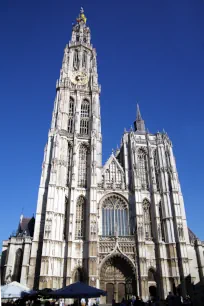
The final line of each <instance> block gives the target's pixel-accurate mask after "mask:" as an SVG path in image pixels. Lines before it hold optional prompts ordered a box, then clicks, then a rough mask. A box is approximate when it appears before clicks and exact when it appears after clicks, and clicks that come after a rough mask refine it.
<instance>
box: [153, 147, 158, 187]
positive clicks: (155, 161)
mask: <svg viewBox="0 0 204 306" xmlns="http://www.w3.org/2000/svg"><path fill="white" fill-rule="evenodd" d="M153 158H154V170H155V179H156V187H157V190H159V176H158V175H159V163H158V152H157V149H155V150H154V153H153Z"/></svg>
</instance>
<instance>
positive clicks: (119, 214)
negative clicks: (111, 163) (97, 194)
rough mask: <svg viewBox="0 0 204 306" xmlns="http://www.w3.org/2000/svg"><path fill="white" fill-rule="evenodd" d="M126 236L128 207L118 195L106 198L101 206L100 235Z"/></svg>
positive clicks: (127, 230)
mask: <svg viewBox="0 0 204 306" xmlns="http://www.w3.org/2000/svg"><path fill="white" fill-rule="evenodd" d="M116 234H117V235H119V236H126V235H128V234H129V224H128V206H127V203H126V202H125V200H124V199H123V198H121V197H120V196H118V195H111V196H109V197H107V198H106V199H105V200H104V202H103V204H102V235H103V236H114V235H116Z"/></svg>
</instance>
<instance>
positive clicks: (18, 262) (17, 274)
mask: <svg viewBox="0 0 204 306" xmlns="http://www.w3.org/2000/svg"><path fill="white" fill-rule="evenodd" d="M22 260H23V250H22V249H20V248H19V249H18V250H17V251H16V258H15V264H14V273H13V280H14V281H17V282H20V278H21V268H22Z"/></svg>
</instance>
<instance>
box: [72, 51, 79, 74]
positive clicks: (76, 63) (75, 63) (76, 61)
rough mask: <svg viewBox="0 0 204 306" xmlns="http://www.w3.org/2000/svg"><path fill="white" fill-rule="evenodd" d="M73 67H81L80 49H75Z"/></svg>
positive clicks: (76, 68)
mask: <svg viewBox="0 0 204 306" xmlns="http://www.w3.org/2000/svg"><path fill="white" fill-rule="evenodd" d="M73 67H74V69H75V70H78V69H79V52H78V50H75V51H74V59H73Z"/></svg>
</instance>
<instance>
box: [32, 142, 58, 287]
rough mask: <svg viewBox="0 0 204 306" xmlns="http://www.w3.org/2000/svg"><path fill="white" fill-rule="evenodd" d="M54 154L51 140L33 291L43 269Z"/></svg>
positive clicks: (37, 285)
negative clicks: (49, 188)
mask: <svg viewBox="0 0 204 306" xmlns="http://www.w3.org/2000/svg"><path fill="white" fill-rule="evenodd" d="M52 152H53V139H51V152H50V156H49V164H48V167H49V168H48V174H47V177H46V180H45V190H44V195H43V200H42V211H41V220H40V230H39V237H38V241H39V243H38V250H37V255H36V262H35V265H36V266H35V276H34V286H33V289H39V281H40V268H41V257H42V248H43V236H44V228H45V214H46V206H47V197H48V185H49V181H50V171H51V161H52Z"/></svg>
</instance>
